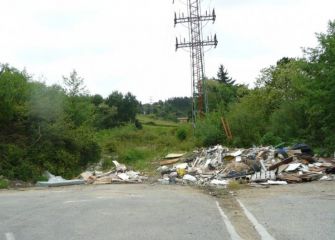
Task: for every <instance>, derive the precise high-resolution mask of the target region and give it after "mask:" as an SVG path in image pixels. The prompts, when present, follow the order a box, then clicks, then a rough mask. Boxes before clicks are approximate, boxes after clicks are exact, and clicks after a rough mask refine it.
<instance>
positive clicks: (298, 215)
mask: <svg viewBox="0 0 335 240" xmlns="http://www.w3.org/2000/svg"><path fill="white" fill-rule="evenodd" d="M237 198H238V199H240V200H241V202H242V203H243V205H244V206H245V207H246V208H247V209H248V211H250V213H252V214H253V216H255V218H256V219H257V221H258V222H259V223H260V224H261V225H263V226H264V227H265V228H266V229H267V231H268V232H269V233H270V234H271V236H273V237H274V238H275V239H277V240H292V239H294V240H315V239H322V240H334V239H335V182H318V181H316V182H311V183H305V184H292V185H287V186H273V187H271V188H269V189H247V190H243V191H240V192H238V194H237Z"/></svg>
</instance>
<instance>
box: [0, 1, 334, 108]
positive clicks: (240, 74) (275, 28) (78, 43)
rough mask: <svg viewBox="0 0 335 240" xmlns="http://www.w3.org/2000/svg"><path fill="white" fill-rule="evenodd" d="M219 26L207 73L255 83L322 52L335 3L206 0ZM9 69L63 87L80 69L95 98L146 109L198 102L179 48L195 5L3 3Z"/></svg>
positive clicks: (0, 30)
mask: <svg viewBox="0 0 335 240" xmlns="http://www.w3.org/2000/svg"><path fill="white" fill-rule="evenodd" d="M214 7H215V10H216V14H217V20H216V22H215V23H214V24H212V23H208V24H207V25H206V26H205V29H204V35H205V37H206V36H207V35H214V34H217V37H218V40H219V45H218V46H217V48H216V49H206V53H205V67H206V70H205V71H206V76H208V77H214V76H216V72H217V70H218V67H219V65H220V64H223V65H224V66H225V67H226V69H227V70H228V72H229V74H230V76H231V77H232V78H233V79H235V80H236V82H237V83H240V84H248V85H249V86H250V87H252V86H253V83H254V82H255V80H256V78H257V76H259V73H260V70H261V69H263V68H266V67H269V66H270V65H274V64H275V63H276V62H277V61H278V60H279V59H280V58H282V57H301V56H302V47H315V46H316V45H317V40H316V37H315V33H320V32H325V31H326V30H327V24H328V21H329V20H334V19H335V12H334V9H335V1H334V0H203V1H202V10H203V11H206V10H209V9H212V8H214ZM0 9H1V11H0V12H1V13H0V63H8V64H10V65H11V66H13V67H16V68H18V69H20V70H23V69H25V70H26V71H27V72H28V73H29V74H30V75H32V76H33V79H34V80H38V81H43V82H45V83H46V84H48V85H51V84H62V81H63V80H62V76H69V74H70V72H71V71H72V70H73V69H75V70H76V71H77V72H78V75H79V76H80V77H82V78H83V79H84V81H85V84H86V86H87V89H88V90H89V92H90V94H101V95H103V96H104V97H106V96H108V94H110V93H111V92H113V91H120V92H122V93H126V92H131V93H132V94H134V95H135V96H136V97H137V99H138V100H140V101H141V102H142V103H147V102H150V101H158V100H165V99H168V98H171V97H180V96H191V70H190V63H189V54H188V52H187V51H186V50H183V49H182V50H178V51H177V52H176V51H175V38H176V36H177V37H182V38H183V37H187V36H188V33H187V29H186V28H185V27H184V26H182V25H180V26H179V25H177V27H176V28H175V27H174V24H173V17H174V12H175V11H176V12H177V13H179V12H183V11H184V9H185V0H184V1H183V0H175V4H172V0H118V1H116V0H95V1H92V0H71V1H69V0H0Z"/></svg>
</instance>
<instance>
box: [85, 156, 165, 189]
mask: <svg viewBox="0 0 335 240" xmlns="http://www.w3.org/2000/svg"><path fill="white" fill-rule="evenodd" d="M113 163H114V165H115V170H113V171H109V172H105V173H103V172H99V171H86V172H83V173H82V174H80V178H81V179H82V180H83V181H85V183H86V184H111V183H142V182H143V181H144V180H147V179H148V177H146V176H144V175H142V174H141V173H140V172H135V171H131V170H128V169H127V167H126V166H125V165H124V164H121V163H119V162H117V161H113ZM163 169H165V170H162V171H161V173H163V172H164V171H166V172H167V171H168V168H166V167H163Z"/></svg>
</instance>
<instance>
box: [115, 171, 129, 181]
mask: <svg viewBox="0 0 335 240" xmlns="http://www.w3.org/2000/svg"><path fill="white" fill-rule="evenodd" d="M117 176H118V177H119V178H121V179H122V180H123V181H126V180H129V176H128V175H127V174H126V173H119V174H118V175H117Z"/></svg>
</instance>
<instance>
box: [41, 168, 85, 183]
mask: <svg viewBox="0 0 335 240" xmlns="http://www.w3.org/2000/svg"><path fill="white" fill-rule="evenodd" d="M44 176H45V177H47V178H48V181H40V182H37V183H36V186H37V187H60V186H69V185H81V184H84V183H85V181H84V180H81V179H74V180H66V179H64V178H62V177H61V176H55V175H53V174H51V173H50V172H48V171H46V172H45V173H44Z"/></svg>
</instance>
